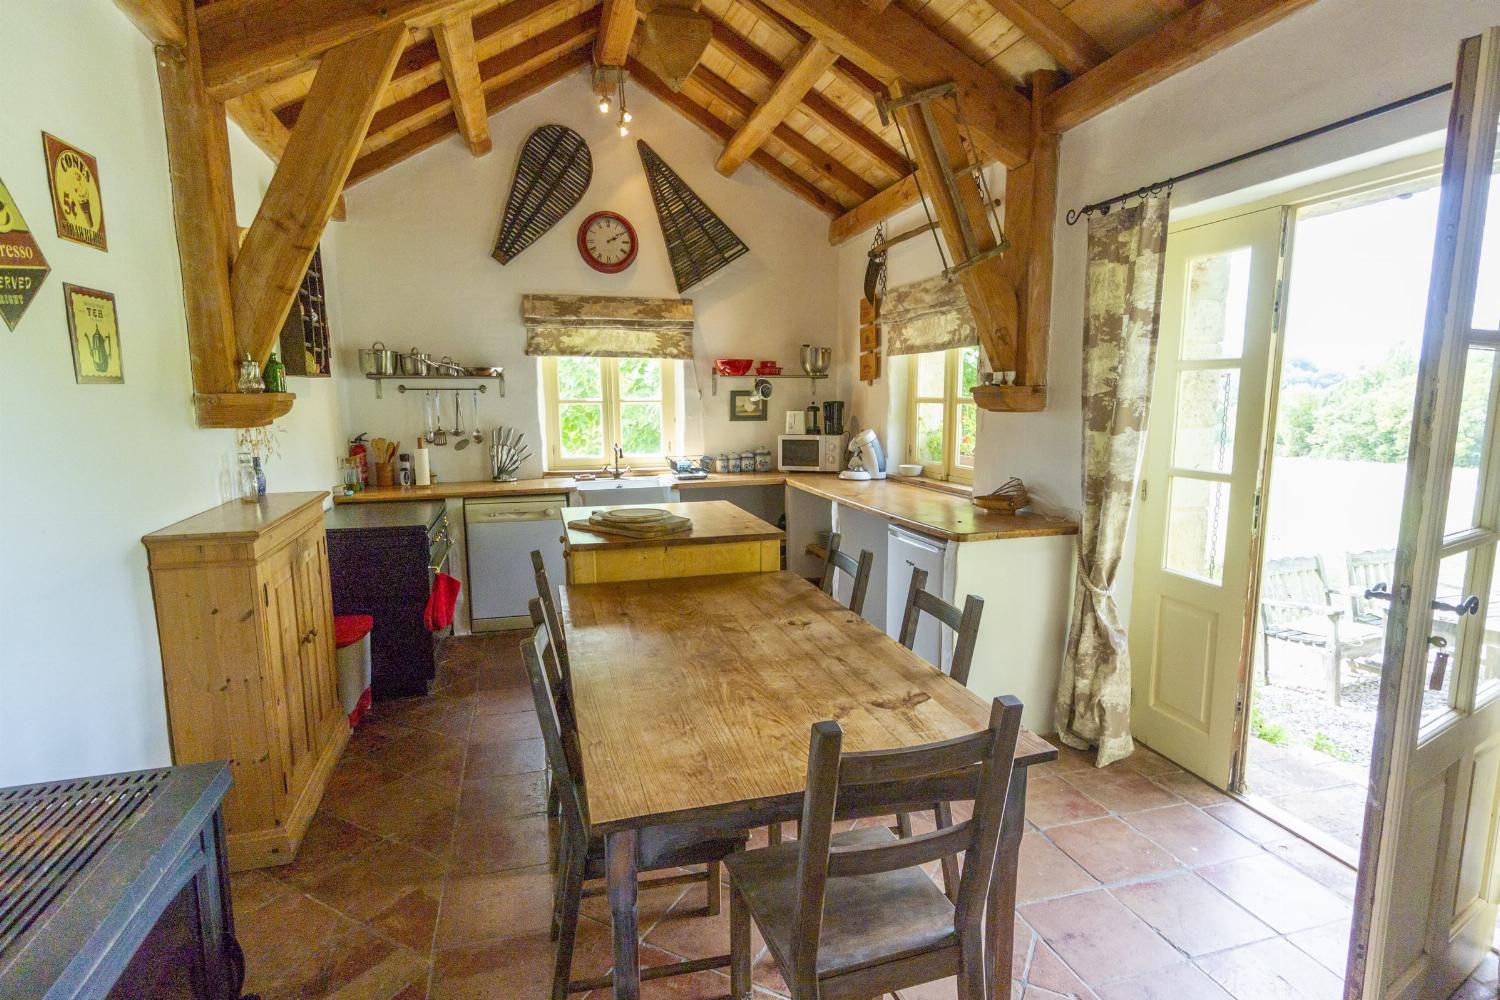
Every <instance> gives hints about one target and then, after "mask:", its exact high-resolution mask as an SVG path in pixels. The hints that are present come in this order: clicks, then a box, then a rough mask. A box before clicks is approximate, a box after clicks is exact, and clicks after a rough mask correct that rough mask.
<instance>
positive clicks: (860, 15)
mask: <svg viewBox="0 0 1500 1000" xmlns="http://www.w3.org/2000/svg"><path fill="white" fill-rule="evenodd" d="M767 2H769V4H770V6H771V7H773V8H775V9H776V10H778V11H780V12H781V13H782V14H783V15H784V16H786V17H788V18H790V19H791V20H793V21H795V22H797V23H798V24H799V25H801V26H802V28H803V29H804V30H806V31H807V32H809V33H810V34H812V35H813V36H814V37H817V38H818V39H820V40H821V41H822V42H823V43H824V44H826V45H828V47H829V48H832V49H834V50H836V51H837V52H839V53H840V54H841V55H844V56H847V57H848V58H849V59H850V60H852V61H853V62H854V63H856V64H858V65H860V66H865V67H867V68H868V69H870V71H871V72H873V73H874V74H875V75H876V76H878V77H880V78H882V79H885V80H889V81H897V80H899V81H901V82H902V83H903V84H904V85H905V86H907V87H908V88H911V89H914V90H915V89H919V88H922V87H929V86H933V85H935V84H940V83H949V82H952V83H954V84H956V85H957V87H958V91H957V96H958V101H959V104H960V105H961V106H962V108H963V113H964V118H965V120H966V122H967V124H968V127H969V129H970V131H971V132H972V134H973V136H974V140H975V143H976V144H977V145H978V146H979V148H980V151H981V152H982V153H983V154H984V156H985V157H986V158H989V159H995V160H999V161H1000V162H1001V163H1004V164H1005V165H1006V166H1020V165H1021V164H1022V163H1025V162H1026V157H1027V156H1029V155H1030V152H1031V134H1030V132H1031V130H1030V121H1031V105H1030V102H1029V101H1027V100H1026V99H1025V98H1024V97H1022V96H1021V95H1020V94H1018V93H1016V91H1015V90H1014V89H1013V88H1012V87H1011V86H1010V84H1009V83H1007V82H1006V81H1005V80H1004V79H1002V78H1001V77H1000V76H999V75H997V74H996V73H995V72H993V71H992V70H990V69H988V68H986V67H984V66H981V65H980V64H979V63H978V62H975V61H974V60H973V59H972V58H970V57H969V56H968V55H967V54H966V53H965V52H964V51H963V50H962V49H960V48H959V47H958V46H956V45H954V44H953V43H952V42H950V41H948V40H947V39H946V38H944V37H943V36H942V35H940V34H938V33H937V32H936V31H934V30H933V29H932V28H929V27H928V26H927V25H926V24H924V23H923V22H922V21H921V19H920V18H918V17H917V16H916V15H915V14H913V13H911V12H910V11H908V10H907V9H906V8H905V7H902V6H901V5H899V4H891V5H890V6H888V7H886V8H885V9H884V10H881V11H874V10H872V9H871V8H870V7H869V6H867V5H866V3H865V2H864V0H767Z"/></svg>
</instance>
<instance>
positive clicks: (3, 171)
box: [0, 0, 342, 786]
mask: <svg viewBox="0 0 1500 1000" xmlns="http://www.w3.org/2000/svg"><path fill="white" fill-rule="evenodd" d="M5 19H6V20H5V31H6V37H7V38H8V39H9V40H10V42H11V44H10V45H8V46H7V50H6V57H5V58H4V59H3V60H0V91H3V92H4V93H5V94H6V111H5V116H4V119H3V124H0V178H3V179H4V181H5V183H6V184H7V186H8V187H9V188H10V190H11V193H12V194H13V195H14V196H15V198H16V199H17V200H18V201H19V203H20V207H21V209H22V211H23V212H24V214H25V217H26V220H27V222H28V223H29V225H30V226H31V229H32V231H33V232H34V233H35V235H36V237H37V240H38V242H39V243H40V244H41V247H42V251H43V253H44V254H45V255H46V257H47V259H48V261H49V262H50V263H51V265H52V273H51V275H50V276H48V278H47V280H46V283H45V285H43V287H42V289H41V292H40V294H39V295H38V297H37V299H36V300H35V301H34V302H33V303H32V305H31V308H30V309H29V310H28V311H27V313H26V315H25V317H24V318H23V319H22V320H21V322H20V324H19V326H18V328H17V329H16V330H15V331H14V332H11V331H8V330H5V329H3V328H0V427H4V428H5V429H6V441H5V448H4V451H3V459H0V524H3V525H4V528H3V530H0V786H4V785H9V784H15V783H19V782H26V781H40V780H47V779H51V778H58V777H67V776H74V775H82V774H92V773H99V772H105V771H116V770H123V769H128V768H138V767H147V766H153V765H159V764H163V763H166V762H168V761H169V760H170V751H169V747H168V742H167V733H166V710H165V706H164V704H163V698H162V681H161V662H160V655H159V649H158V645H157V636H156V621H155V617H154V612H153V607H152V601H151V590H150V582H149V579H148V577H147V573H146V552H145V549H144V548H143V547H142V545H141V543H140V538H141V536H142V535H143V534H145V533H147V532H149V531H152V530H154V529H156V528H160V527H163V526H165V525H167V524H170V523H172V522H173V521H176V520H179V519H181V518H183V517H186V516H188V515H190V514H194V513H197V512H198V511H200V510H204V509H206V508H208V507H212V506H215V505H216V504H218V503H220V502H222V501H223V500H224V499H226V497H225V496H224V495H223V494H222V493H221V486H220V469H221V467H222V466H227V464H228V462H229V461H230V460H231V459H232V456H233V453H234V450H235V447H234V434H233V432H232V431H210V430H200V429H198V428H197V426H196V424H195V422H194V417H193V409H192V403H191V396H192V390H191V379H190V374H189V368H188V350H187V333H186V324H185V319H184V315H183V305H182V277H181V273H180V271H179V268H178V264H177V241H176V235H175V232H174V229H173V224H172V204H171V191H170V187H169V183H168V179H167V160H166V141H165V134H164V131H163V125H162V116H161V98H160V94H159V91H158V89H157V82H156V70H155V66H154V63H153V60H152V51H151V46H150V44H149V43H148V42H147V41H146V39H145V38H144V37H143V36H142V35H141V34H140V33H139V32H137V31H136V30H135V29H134V28H133V27H132V26H131V25H130V23H129V22H128V21H126V20H125V18H124V16H123V15H122V14H120V13H119V11H118V10H117V9H116V8H115V6H114V5H113V4H111V3H110V2H109V0H53V2H50V3H46V4H40V3H11V4H7V5H5ZM43 129H45V130H47V131H49V132H52V133H53V134H55V135H57V136H59V137H61V138H63V139H65V140H67V141H69V142H72V143H75V144H76V145H78V146H79V147H80V148H82V149H84V150H86V151H87V152H89V153H91V154H93V155H94V156H96V157H98V160H99V170H100V177H101V185H102V193H103V202H104V209H105V213H106V215H105V218H106V221H107V225H108V233H109V251H108V253H101V252H100V251H98V250H94V249H92V248H90V247H84V246H80V245H78V244H75V243H69V242H67V241H64V240H62V239H60V238H58V237H57V235H56V229H55V227H54V225H53V222H52V217H51V209H50V207H49V195H48V189H47V177H46V170H45V167H44V164H43V157H42V139H41V132H42V130H43ZM231 143H232V153H233V157H234V167H235V174H236V176H235V190H236V194H237V195H238V197H239V202H240V204H239V216H240V221H241V223H242V224H245V223H248V222H249V221H250V219H251V217H252V216H253V213H254V209H255V206H256V205H257V204H258V202H259V198H260V194H261V192H262V191H263V190H264V185H265V183H266V179H267V178H268V177H269V174H270V162H269V161H268V160H267V159H266V158H265V157H264V156H262V155H261V154H260V153H259V151H257V150H255V149H254V147H252V146H250V145H249V144H248V142H246V141H245V140H244V137H243V136H242V135H239V134H238V130H237V129H234V128H233V127H231ZM65 281H66V282H70V283H73V284H80V285H87V286H90V287H94V288H100V289H104V290H106V291H110V292H113V293H115V295H116V297H117V302H118V308H119V316H120V327H121V342H122V343H121V355H122V359H123V362H124V371H125V384H124V385H106V386H96V385H77V384H75V382H74V378H73V367H72V365H73V362H72V355H71V352H70V349H69V346H68V330H67V321H66V319H65V315H64V308H63V292H62V286H63V282H65ZM336 323H337V315H336V314H335V324H336ZM335 329H337V325H335ZM291 388H292V390H293V391H294V392H296V393H297V394H298V396H299V399H298V402H297V405H296V407H295V408H294V409H293V411H292V413H291V414H290V415H289V416H288V417H287V419H286V420H285V421H284V422H283V423H284V426H285V430H284V432H283V433H282V435H281V450H282V454H281V457H280V458H279V459H277V460H275V461H273V462H272V463H271V464H270V466H269V468H268V475H269V478H270V484H271V488H272V489H275V490H297V489H325V488H327V486H328V485H329V484H330V483H331V482H332V480H333V475H334V456H335V454H336V451H337V444H338V441H339V439H340V438H341V436H342V435H341V432H340V428H339V426H338V422H337V420H336V404H335V403H334V387H333V384H332V382H331V381H330V380H325V381H324V382H323V383H322V384H320V385H315V384H311V380H306V379H294V380H293V384H292V386H291Z"/></svg>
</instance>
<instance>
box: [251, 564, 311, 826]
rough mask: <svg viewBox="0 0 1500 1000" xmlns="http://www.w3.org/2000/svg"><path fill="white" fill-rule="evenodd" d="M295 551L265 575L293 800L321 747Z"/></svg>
mask: <svg viewBox="0 0 1500 1000" xmlns="http://www.w3.org/2000/svg"><path fill="white" fill-rule="evenodd" d="M294 548H295V546H289V547H288V548H287V549H283V550H282V551H281V552H279V553H277V554H275V555H273V556H272V557H271V558H270V559H269V560H267V562H266V565H265V568H264V573H265V576H266V580H265V586H266V588H267V591H268V593H269V604H268V607H267V609H266V632H267V640H268V645H269V646H270V656H269V657H268V659H267V672H268V673H269V674H270V675H271V679H270V681H269V684H270V688H271V695H272V698H273V703H274V704H275V706H276V713H275V718H276V721H277V723H278V725H279V727H280V736H281V751H282V760H283V765H282V768H283V775H282V777H283V791H284V792H285V793H286V794H287V795H288V796H289V797H291V798H295V797H296V795H297V792H298V791H299V790H300V789H301V788H302V786H303V784H304V783H305V782H306V781H307V778H308V775H309V774H310V772H311V770H312V764H313V757H314V754H315V753H316V749H317V747H316V744H315V743H314V742H313V740H311V739H310V738H309V732H308V725H307V712H306V699H305V697H304V695H303V687H304V685H303V679H302V678H303V668H302V647H303V646H304V645H305V643H304V642H303V638H304V636H305V635H306V631H305V630H304V629H303V628H302V617H303V616H302V614H301V612H300V611H299V609H298V600H297V585H296V573H295V567H294V566H293V565H292V558H293V552H292V549H294Z"/></svg>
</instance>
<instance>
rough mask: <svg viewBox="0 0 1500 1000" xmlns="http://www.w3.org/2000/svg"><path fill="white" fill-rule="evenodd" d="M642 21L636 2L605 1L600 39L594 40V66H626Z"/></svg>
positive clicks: (600, 26)
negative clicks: (638, 24) (633, 39)
mask: <svg viewBox="0 0 1500 1000" xmlns="http://www.w3.org/2000/svg"><path fill="white" fill-rule="evenodd" d="M639 21H640V15H639V12H638V11H637V10H636V6H635V0H604V13H603V15H601V17H600V18H599V37H598V38H596V39H594V65H596V66H624V65H625V60H626V59H628V58H630V40H631V39H632V38H634V37H635V26H636V24H637V23H639Z"/></svg>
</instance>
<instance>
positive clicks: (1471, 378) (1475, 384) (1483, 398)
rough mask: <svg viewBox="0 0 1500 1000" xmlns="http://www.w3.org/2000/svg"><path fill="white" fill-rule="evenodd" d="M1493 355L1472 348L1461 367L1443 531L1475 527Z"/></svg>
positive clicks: (1493, 366)
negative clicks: (1460, 394)
mask: <svg viewBox="0 0 1500 1000" xmlns="http://www.w3.org/2000/svg"><path fill="white" fill-rule="evenodd" d="M1494 373H1495V352H1494V351H1492V350H1488V349H1486V348H1479V347H1471V348H1469V351H1468V357H1467V358H1466V359H1465V364H1464V392H1463V399H1462V400H1461V401H1460V402H1459V412H1458V444H1457V446H1456V447H1455V448H1454V451H1453V473H1452V477H1453V478H1452V479H1451V480H1450V481H1449V486H1448V520H1447V523H1446V524H1445V525H1444V531H1445V532H1448V533H1452V532H1455V531H1462V530H1464V529H1465V528H1468V527H1472V526H1473V525H1474V524H1475V520H1474V511H1475V507H1476V506H1477V504H1478V500H1479V459H1480V456H1482V455H1483V454H1484V450H1485V445H1486V442H1487V440H1489V437H1487V435H1492V434H1493V432H1491V431H1489V430H1488V429H1487V426H1486V425H1487V423H1488V420H1489V412H1490V397H1491V392H1490V386H1491V383H1492V381H1493V379H1494Z"/></svg>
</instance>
